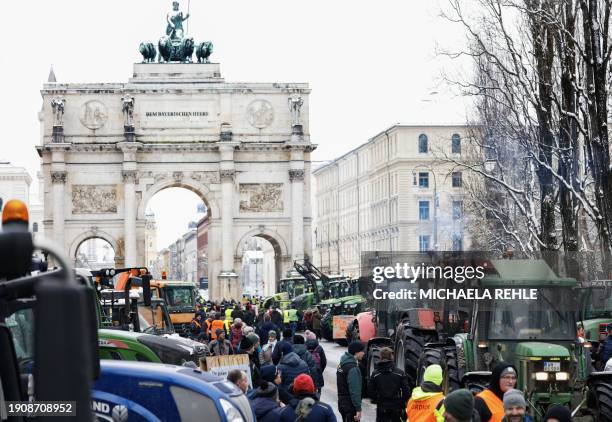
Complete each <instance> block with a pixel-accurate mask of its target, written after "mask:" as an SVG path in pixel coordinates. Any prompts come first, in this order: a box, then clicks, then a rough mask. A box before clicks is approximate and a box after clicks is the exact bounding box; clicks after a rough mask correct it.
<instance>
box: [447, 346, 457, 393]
mask: <svg viewBox="0 0 612 422" xmlns="http://www.w3.org/2000/svg"><path fill="white" fill-rule="evenodd" d="M444 354H445V356H446V378H447V379H448V392H449V393H450V392H452V391H455V390H458V389H460V388H461V376H460V374H459V365H458V362H457V348H456V347H455V346H447V347H445V348H444Z"/></svg>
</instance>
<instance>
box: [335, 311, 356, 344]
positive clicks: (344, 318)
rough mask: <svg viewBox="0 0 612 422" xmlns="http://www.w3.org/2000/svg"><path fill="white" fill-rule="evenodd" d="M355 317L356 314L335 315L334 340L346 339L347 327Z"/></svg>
mask: <svg viewBox="0 0 612 422" xmlns="http://www.w3.org/2000/svg"><path fill="white" fill-rule="evenodd" d="M354 319H355V316H354V315H335V316H334V319H333V321H332V327H333V336H334V340H336V339H342V340H346V329H347V328H348V326H349V324H350V323H351V322H353V320H354Z"/></svg>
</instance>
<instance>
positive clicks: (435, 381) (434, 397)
mask: <svg viewBox="0 0 612 422" xmlns="http://www.w3.org/2000/svg"><path fill="white" fill-rule="evenodd" d="M442 381H443V376H442V367H441V366H440V365H429V366H428V367H427V369H425V373H424V374H423V382H422V383H421V386H420V387H416V388H415V389H414V390H412V396H411V397H410V400H408V405H407V406H406V415H407V416H408V420H409V421H410V422H441V421H443V420H444V417H443V416H442V413H443V411H441V410H436V408H437V407H438V404H440V402H441V401H442V400H444V393H443V392H442V387H441V386H442Z"/></svg>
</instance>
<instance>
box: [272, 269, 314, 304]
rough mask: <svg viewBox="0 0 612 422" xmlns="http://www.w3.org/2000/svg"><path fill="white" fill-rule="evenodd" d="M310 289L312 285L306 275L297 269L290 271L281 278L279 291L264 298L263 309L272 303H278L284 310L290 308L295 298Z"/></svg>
mask: <svg viewBox="0 0 612 422" xmlns="http://www.w3.org/2000/svg"><path fill="white" fill-rule="evenodd" d="M309 291H310V286H309V284H308V282H307V281H306V280H305V279H304V277H302V276H301V275H300V274H299V273H297V272H295V271H289V272H287V275H286V276H285V278H281V279H280V280H279V283H278V292H277V293H275V294H273V295H272V296H268V297H266V298H264V300H263V302H262V307H263V309H268V308H270V307H271V306H272V305H276V306H278V307H279V308H280V309H283V310H285V309H289V306H290V305H291V300H292V299H293V298H295V297H297V296H301V295H303V294H305V293H308V292H309Z"/></svg>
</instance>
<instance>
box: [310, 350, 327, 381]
mask: <svg viewBox="0 0 612 422" xmlns="http://www.w3.org/2000/svg"><path fill="white" fill-rule="evenodd" d="M306 349H307V350H308V353H310V356H311V357H312V352H316V353H318V354H319V358H320V359H321V366H318V365H317V367H316V371H315V373H314V374H312V378H313V380H314V382H315V385H316V386H317V387H319V388H322V387H323V386H324V385H325V379H324V378H323V371H325V367H326V366H327V357H326V356H325V350H323V348H322V347H321V345H320V344H319V341H318V340H316V339H313V340H306ZM312 359H313V360H314V357H313V358H312ZM315 364H316V361H315Z"/></svg>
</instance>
